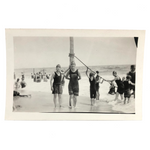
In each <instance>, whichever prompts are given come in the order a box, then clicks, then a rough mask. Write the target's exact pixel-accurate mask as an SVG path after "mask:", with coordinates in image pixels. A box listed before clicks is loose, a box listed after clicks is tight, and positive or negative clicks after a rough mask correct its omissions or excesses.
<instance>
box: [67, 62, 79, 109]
mask: <svg viewBox="0 0 150 150" xmlns="http://www.w3.org/2000/svg"><path fill="white" fill-rule="evenodd" d="M66 79H68V80H69V84H68V90H69V95H70V96H69V108H72V103H71V99H73V107H74V108H76V104H77V96H79V82H78V80H80V79H81V75H80V72H79V71H78V69H76V64H75V62H74V61H72V62H71V65H70V70H69V71H68V72H67V74H66Z"/></svg>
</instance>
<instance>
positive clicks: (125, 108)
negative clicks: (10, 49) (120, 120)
mask: <svg viewBox="0 0 150 150" xmlns="http://www.w3.org/2000/svg"><path fill="white" fill-rule="evenodd" d="M123 76H124V75H123V74H122V75H120V77H123ZM103 77H104V78H105V79H113V77H112V76H111V75H109V76H108V75H103ZM25 82H26V83H27V86H26V87H25V88H23V89H19V92H20V94H22V95H24V94H31V97H14V104H15V105H16V106H20V107H17V109H16V110H15V112H41V113H48V112H51V113H52V112H55V113H57V112H61V113H63V112H72V113H73V112H81V113H82V112H83V113H84V112H85V113H86V112H91V113H92V112H93V113H104V114H105V113H106V114H108V113H110V114H122V113H135V100H134V98H133V97H131V102H130V103H129V104H125V105H124V104H123V101H121V100H119V101H112V100H114V98H115V95H109V94H108V91H109V83H107V82H103V84H101V85H100V100H97V101H96V105H95V106H91V105H90V94H89V81H88V78H87V77H86V76H83V77H82V79H81V80H80V81H79V86H80V92H79V97H78V101H77V108H76V109H69V108H68V100H69V94H68V80H65V86H64V89H63V94H62V107H61V108H59V107H56V108H54V104H53V95H52V92H51V90H50V80H48V81H47V82H43V81H41V82H39V83H37V82H33V79H31V78H30V77H28V78H25ZM119 99H120V97H119Z"/></svg>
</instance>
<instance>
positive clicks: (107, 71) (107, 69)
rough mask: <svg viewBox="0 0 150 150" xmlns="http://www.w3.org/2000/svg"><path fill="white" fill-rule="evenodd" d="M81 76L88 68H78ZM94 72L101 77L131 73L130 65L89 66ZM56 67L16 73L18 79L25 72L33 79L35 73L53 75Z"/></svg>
mask: <svg viewBox="0 0 150 150" xmlns="http://www.w3.org/2000/svg"><path fill="white" fill-rule="evenodd" d="M76 68H77V69H78V70H79V71H80V73H81V76H86V74H85V72H86V69H87V68H86V67H85V66H77V67H76ZM89 68H90V69H92V70H93V71H95V72H96V71H99V73H100V76H103V75H105V76H106V75H108V76H110V75H112V72H113V71H116V72H117V73H118V75H126V74H127V73H128V72H129V71H130V65H103V66H89ZM55 70H56V69H55V67H51V68H44V67H43V68H24V69H15V70H14V73H15V75H16V77H21V73H22V72H23V73H24V75H25V77H26V78H31V73H33V72H35V73H37V72H46V74H52V73H53V72H54V71H55ZM62 70H64V71H65V70H67V67H62Z"/></svg>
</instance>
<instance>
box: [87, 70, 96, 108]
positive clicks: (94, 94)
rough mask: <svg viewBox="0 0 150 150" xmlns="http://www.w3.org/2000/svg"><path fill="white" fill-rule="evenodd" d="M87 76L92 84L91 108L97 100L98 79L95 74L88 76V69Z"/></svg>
mask: <svg viewBox="0 0 150 150" xmlns="http://www.w3.org/2000/svg"><path fill="white" fill-rule="evenodd" d="M86 75H87V77H88V78H89V82H90V98H91V106H93V105H95V98H96V78H95V77H94V73H93V72H90V74H89V75H88V68H87V70H86Z"/></svg>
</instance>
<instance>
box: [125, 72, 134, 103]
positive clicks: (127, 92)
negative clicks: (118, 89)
mask: <svg viewBox="0 0 150 150" xmlns="http://www.w3.org/2000/svg"><path fill="white" fill-rule="evenodd" d="M123 83H124V104H126V99H127V98H128V103H129V102H130V96H131V86H133V85H135V84H134V83H132V82H131V76H130V75H127V76H126V80H125V81H124V82H123Z"/></svg>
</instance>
